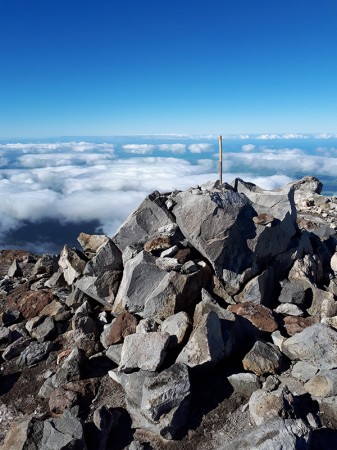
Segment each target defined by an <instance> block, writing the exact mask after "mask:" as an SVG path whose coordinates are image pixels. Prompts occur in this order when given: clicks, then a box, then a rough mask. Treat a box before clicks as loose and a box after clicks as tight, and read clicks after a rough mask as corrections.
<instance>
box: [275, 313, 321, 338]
mask: <svg viewBox="0 0 337 450" xmlns="http://www.w3.org/2000/svg"><path fill="white" fill-rule="evenodd" d="M283 322H284V328H285V329H286V330H287V333H288V334H289V336H294V335H295V334H297V333H301V332H302V331H303V330H304V329H305V328H307V327H310V326H311V325H313V324H314V323H316V322H317V319H315V318H314V317H296V316H286V317H284V319H283Z"/></svg>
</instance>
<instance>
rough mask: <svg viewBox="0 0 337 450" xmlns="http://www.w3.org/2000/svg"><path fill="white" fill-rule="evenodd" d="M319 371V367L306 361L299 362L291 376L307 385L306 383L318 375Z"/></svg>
mask: <svg viewBox="0 0 337 450" xmlns="http://www.w3.org/2000/svg"><path fill="white" fill-rule="evenodd" d="M317 371H318V369H317V367H315V366H313V365H312V364H309V363H307V362H304V361H298V362H297V363H296V364H294V367H293V368H292V371H291V375H292V376H293V377H295V378H297V379H298V380H300V381H302V382H303V383H305V382H306V381H309V380H310V378H313V377H314V376H315V375H316V373H317Z"/></svg>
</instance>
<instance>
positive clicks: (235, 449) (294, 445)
mask: <svg viewBox="0 0 337 450" xmlns="http://www.w3.org/2000/svg"><path fill="white" fill-rule="evenodd" d="M310 436H311V430H310V428H309V426H308V425H307V424H306V423H305V422H304V421H303V420H302V419H297V420H296V419H281V418H275V419H271V420H268V421H267V422H265V423H263V424H262V425H260V426H259V427H257V428H254V429H252V430H251V429H248V430H247V431H244V432H243V433H241V434H240V436H239V437H237V438H236V439H234V440H233V441H232V442H229V443H228V444H225V445H223V446H221V447H219V448H218V450H306V449H309V448H310V446H309V445H310V444H309V443H310Z"/></svg>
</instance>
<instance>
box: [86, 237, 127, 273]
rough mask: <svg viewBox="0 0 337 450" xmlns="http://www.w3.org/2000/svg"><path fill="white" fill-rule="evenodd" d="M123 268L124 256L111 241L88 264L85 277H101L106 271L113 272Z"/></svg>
mask: <svg viewBox="0 0 337 450" xmlns="http://www.w3.org/2000/svg"><path fill="white" fill-rule="evenodd" d="M122 268H123V261H122V254H121V252H120V250H119V249H118V248H117V247H116V245H115V244H114V243H113V241H112V240H111V239H109V240H108V241H107V242H106V243H105V244H103V245H102V246H101V247H100V248H99V249H98V251H97V253H96V255H95V256H94V257H93V258H92V259H91V260H90V261H89V262H88V263H87V265H86V266H85V269H84V271H83V274H84V275H90V276H99V275H101V274H102V273H103V272H105V271H109V272H113V271H115V270H121V269H122Z"/></svg>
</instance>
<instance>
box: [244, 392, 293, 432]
mask: <svg viewBox="0 0 337 450" xmlns="http://www.w3.org/2000/svg"><path fill="white" fill-rule="evenodd" d="M293 401H294V399H293V396H292V395H291V393H290V392H289V391H287V390H286V389H280V390H277V391H272V392H267V391H264V390H263V389H260V390H258V391H255V392H253V393H252V395H251V397H250V400H249V414H250V420H251V422H252V423H253V425H255V426H259V425H262V424H263V423H265V422H267V421H268V420H270V419H273V418H275V417H285V416H286V415H289V411H291V410H292V409H293Z"/></svg>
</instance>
